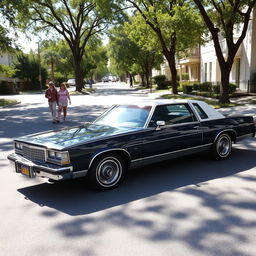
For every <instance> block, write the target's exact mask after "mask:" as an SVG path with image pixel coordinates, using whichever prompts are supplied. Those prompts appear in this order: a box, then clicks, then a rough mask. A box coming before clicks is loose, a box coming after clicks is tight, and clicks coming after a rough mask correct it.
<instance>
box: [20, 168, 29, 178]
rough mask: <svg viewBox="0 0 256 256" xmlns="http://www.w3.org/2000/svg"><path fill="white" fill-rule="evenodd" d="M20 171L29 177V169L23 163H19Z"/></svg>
mask: <svg viewBox="0 0 256 256" xmlns="http://www.w3.org/2000/svg"><path fill="white" fill-rule="evenodd" d="M20 172H21V173H22V174H24V175H26V176H29V177H30V171H29V167H28V166H25V165H21V167H20Z"/></svg>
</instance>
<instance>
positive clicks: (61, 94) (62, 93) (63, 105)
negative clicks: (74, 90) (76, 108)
mask: <svg viewBox="0 0 256 256" xmlns="http://www.w3.org/2000/svg"><path fill="white" fill-rule="evenodd" d="M68 101H69V104H71V100H70V96H69V92H68V90H67V88H66V85H65V84H64V83H61V85H60V90H59V91H58V104H59V109H58V119H59V121H60V118H61V114H62V111H63V121H65V120H66V116H67V107H68Z"/></svg>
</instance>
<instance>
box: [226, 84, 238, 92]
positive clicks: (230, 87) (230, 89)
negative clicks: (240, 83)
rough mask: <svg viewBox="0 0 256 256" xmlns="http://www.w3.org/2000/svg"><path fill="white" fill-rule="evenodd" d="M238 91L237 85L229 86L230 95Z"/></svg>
mask: <svg viewBox="0 0 256 256" xmlns="http://www.w3.org/2000/svg"><path fill="white" fill-rule="evenodd" d="M235 91H236V84H229V87H228V93H234V92H235Z"/></svg>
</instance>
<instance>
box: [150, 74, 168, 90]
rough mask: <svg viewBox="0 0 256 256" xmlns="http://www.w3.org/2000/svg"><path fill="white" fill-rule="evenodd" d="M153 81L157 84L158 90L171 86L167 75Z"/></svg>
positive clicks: (156, 77)
mask: <svg viewBox="0 0 256 256" xmlns="http://www.w3.org/2000/svg"><path fill="white" fill-rule="evenodd" d="M153 80H154V83H156V84H157V89H160V90H161V89H167V88H168V86H170V81H166V76H165V75H159V76H154V77H153Z"/></svg>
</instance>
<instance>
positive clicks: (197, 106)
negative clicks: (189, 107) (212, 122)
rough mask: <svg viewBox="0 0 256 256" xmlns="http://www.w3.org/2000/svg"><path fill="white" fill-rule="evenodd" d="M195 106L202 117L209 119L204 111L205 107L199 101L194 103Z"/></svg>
mask: <svg viewBox="0 0 256 256" xmlns="http://www.w3.org/2000/svg"><path fill="white" fill-rule="evenodd" d="M193 106H194V107H195V109H196V111H197V113H198V114H199V116H200V118H201V119H207V118H208V116H207V114H206V113H205V112H204V111H203V109H202V108H201V107H200V106H199V104H197V103H193Z"/></svg>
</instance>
